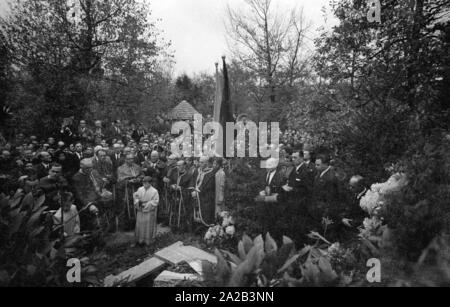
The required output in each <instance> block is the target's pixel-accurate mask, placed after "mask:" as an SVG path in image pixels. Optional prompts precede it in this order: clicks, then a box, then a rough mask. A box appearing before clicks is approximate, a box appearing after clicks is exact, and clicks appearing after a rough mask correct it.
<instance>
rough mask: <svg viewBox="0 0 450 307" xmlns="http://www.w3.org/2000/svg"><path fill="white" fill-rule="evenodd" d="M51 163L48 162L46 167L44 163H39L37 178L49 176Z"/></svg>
mask: <svg viewBox="0 0 450 307" xmlns="http://www.w3.org/2000/svg"><path fill="white" fill-rule="evenodd" d="M50 167H51V166H50V163H49V164H48V167H45V166H44V164H42V163H39V164H38V165H36V175H37V179H41V178H44V177H46V176H48V171H49V170H50Z"/></svg>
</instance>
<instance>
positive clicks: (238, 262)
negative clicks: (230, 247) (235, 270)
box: [221, 250, 242, 265]
mask: <svg viewBox="0 0 450 307" xmlns="http://www.w3.org/2000/svg"><path fill="white" fill-rule="evenodd" d="M221 252H222V253H224V254H225V255H227V256H228V257H229V258H230V260H231V261H232V262H233V263H234V264H236V265H239V264H241V262H242V260H241V259H240V258H239V257H238V256H236V255H235V254H233V253H230V252H229V251H227V250H221Z"/></svg>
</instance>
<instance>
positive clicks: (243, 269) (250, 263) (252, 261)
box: [228, 247, 258, 287]
mask: <svg viewBox="0 0 450 307" xmlns="http://www.w3.org/2000/svg"><path fill="white" fill-rule="evenodd" d="M257 257H258V256H257V250H256V247H252V249H251V250H250V251H249V253H248V254H247V257H246V259H245V261H243V262H242V263H241V264H240V265H238V267H237V268H236V270H235V271H234V272H233V274H232V275H231V279H230V282H229V283H228V286H230V287H243V286H245V285H246V282H247V279H248V276H247V275H248V274H250V273H252V272H253V270H254V269H255V265H256V261H257Z"/></svg>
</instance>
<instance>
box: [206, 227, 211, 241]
mask: <svg viewBox="0 0 450 307" xmlns="http://www.w3.org/2000/svg"><path fill="white" fill-rule="evenodd" d="M211 237H212V233H211V231H210V229H208V231H207V232H206V233H205V240H206V241H209V240H211Z"/></svg>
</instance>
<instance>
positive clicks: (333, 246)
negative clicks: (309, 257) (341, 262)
mask: <svg viewBox="0 0 450 307" xmlns="http://www.w3.org/2000/svg"><path fill="white" fill-rule="evenodd" d="M340 249H341V245H340V244H339V242H337V243H333V244H331V245H330V247H328V253H330V254H332V253H335V252H338V251H339V250H340Z"/></svg>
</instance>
